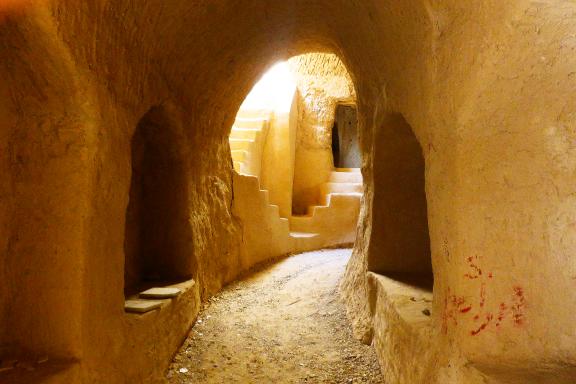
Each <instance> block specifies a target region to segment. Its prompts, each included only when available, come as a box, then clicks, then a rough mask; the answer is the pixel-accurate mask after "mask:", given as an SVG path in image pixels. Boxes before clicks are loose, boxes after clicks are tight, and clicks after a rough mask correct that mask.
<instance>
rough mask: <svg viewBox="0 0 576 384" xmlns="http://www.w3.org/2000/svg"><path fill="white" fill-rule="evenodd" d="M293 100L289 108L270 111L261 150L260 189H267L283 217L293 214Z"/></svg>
mask: <svg viewBox="0 0 576 384" xmlns="http://www.w3.org/2000/svg"><path fill="white" fill-rule="evenodd" d="M294 97H295V96H294ZM294 101H295V99H294V100H293V102H292V107H291V108H290V109H289V112H282V111H276V112H274V113H273V114H272V115H271V120H270V125H269V129H268V135H267V137H266V143H265V145H264V152H263V154H262V173H261V180H260V181H261V185H262V189H266V190H268V191H269V194H270V196H269V198H270V202H271V203H272V204H275V205H278V207H279V208H280V216H282V217H285V218H288V217H290V215H291V214H292V186H293V180H294V152H295V140H296V116H297V109H296V108H294Z"/></svg>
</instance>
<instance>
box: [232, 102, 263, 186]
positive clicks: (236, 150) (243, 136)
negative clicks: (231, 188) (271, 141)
mask: <svg viewBox="0 0 576 384" xmlns="http://www.w3.org/2000/svg"><path fill="white" fill-rule="evenodd" d="M269 118H270V117H269V115H266V114H260V115H257V114H247V113H244V114H239V115H238V116H237V117H236V120H235V121H234V125H233V126H232V130H231V131H230V136H229V142H230V150H231V152H232V160H233V162H234V170H235V171H236V172H238V173H239V174H243V175H252V176H260V170H261V168H262V151H263V148H264V143H265V141H266V135H267V134H268V121H269Z"/></svg>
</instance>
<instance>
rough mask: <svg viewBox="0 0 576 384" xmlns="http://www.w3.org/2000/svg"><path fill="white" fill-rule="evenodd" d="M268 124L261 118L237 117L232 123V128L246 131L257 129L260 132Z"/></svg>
mask: <svg viewBox="0 0 576 384" xmlns="http://www.w3.org/2000/svg"><path fill="white" fill-rule="evenodd" d="M267 123H268V120H267V119H263V118H258V117H256V118H242V117H238V118H236V120H235V121H234V127H237V128H247V129H258V130H261V129H262V128H264V127H265V126H266V124H267Z"/></svg>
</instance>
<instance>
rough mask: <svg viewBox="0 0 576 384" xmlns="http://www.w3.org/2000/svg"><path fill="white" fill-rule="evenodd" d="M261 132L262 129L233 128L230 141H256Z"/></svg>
mask: <svg viewBox="0 0 576 384" xmlns="http://www.w3.org/2000/svg"><path fill="white" fill-rule="evenodd" d="M260 132H261V130H260V129H253V128H238V127H232V130H231V131H230V139H247V140H253V141H255V140H256V137H257V136H258V135H259V134H260Z"/></svg>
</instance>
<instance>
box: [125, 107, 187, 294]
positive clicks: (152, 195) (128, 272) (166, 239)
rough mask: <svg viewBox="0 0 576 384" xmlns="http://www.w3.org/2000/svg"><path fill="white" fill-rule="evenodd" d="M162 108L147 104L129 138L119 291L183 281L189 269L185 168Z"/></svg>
mask: <svg viewBox="0 0 576 384" xmlns="http://www.w3.org/2000/svg"><path fill="white" fill-rule="evenodd" d="M182 141H183V140H182V138H181V137H179V136H178V134H177V132H176V131H175V127H174V125H173V124H170V120H169V119H168V117H167V116H166V113H165V112H164V111H163V110H162V109H161V108H159V107H155V108H152V109H151V110H150V111H149V112H148V113H146V115H144V117H143V118H142V119H141V120H140V122H139V123H138V126H137V128H136V131H135V133H134V136H133V138H132V143H131V144H132V145H131V154H132V178H131V182H130V200H129V203H128V208H127V211H126V231H125V236H126V237H125V242H124V252H125V269H124V279H125V281H124V291H125V294H126V295H129V294H132V293H136V292H137V291H138V290H139V289H141V288H142V287H144V286H145V285H146V284H148V283H150V284H156V283H160V282H170V281H175V280H184V279H188V278H190V277H191V276H192V273H193V271H194V269H195V268H194V264H195V263H194V258H193V236H192V231H191V228H190V225H189V220H188V212H189V197H188V182H187V176H188V172H187V167H186V166H185V164H186V163H185V158H184V156H183V153H182V145H181V143H182Z"/></svg>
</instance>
